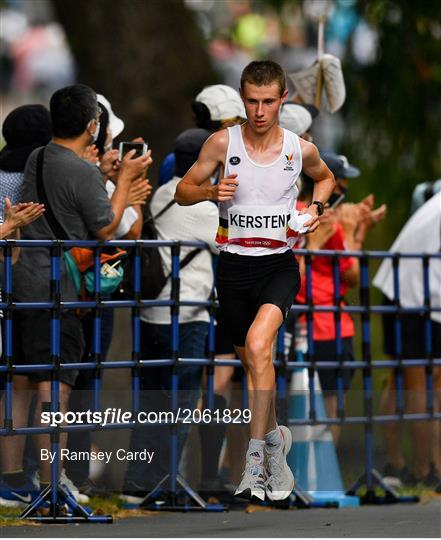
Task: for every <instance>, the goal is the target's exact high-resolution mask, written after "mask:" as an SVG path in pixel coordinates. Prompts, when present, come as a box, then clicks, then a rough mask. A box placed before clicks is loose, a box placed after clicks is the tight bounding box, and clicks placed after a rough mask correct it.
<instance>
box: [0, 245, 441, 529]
mask: <svg viewBox="0 0 441 540" xmlns="http://www.w3.org/2000/svg"><path fill="white" fill-rule="evenodd" d="M74 246H80V247H89V248H92V249H93V250H94V252H95V261H96V264H95V289H94V293H93V295H92V296H93V298H92V299H91V300H88V301H75V302H66V301H63V300H62V298H61V291H60V278H61V264H62V263H61V258H62V253H63V250H64V249H66V248H71V247H74ZM105 246H117V247H121V248H125V249H128V250H129V252H130V256H131V257H133V262H134V264H133V276H132V279H133V291H134V293H133V298H130V299H124V300H106V299H103V298H102V297H101V291H100V279H99V266H100V265H99V253H100V251H101V250H102V249H103V248H104V247H105ZM153 246H160V247H166V248H169V249H170V250H171V261H172V267H171V294H170V298H169V299H167V300H157V299H153V300H152V299H143V298H142V297H141V279H144V278H147V277H146V276H142V275H141V250H142V249H148V248H151V247H153ZM14 247H19V248H21V249H32V248H35V247H45V248H47V249H48V250H50V258H51V270H50V291H51V294H50V300H49V301H45V302H15V301H14V299H13V265H12V249H13V248H14ZM181 247H206V246H205V245H204V244H202V243H200V242H178V241H151V240H137V241H129V240H125V241H110V242H98V241H60V240H41V241H34V240H32V241H31V240H2V241H0V248H1V249H2V250H3V254H4V283H3V292H2V299H1V302H0V309H1V310H2V311H3V321H4V322H3V332H4V336H3V338H4V350H3V363H2V364H1V365H0V374H3V376H4V379H5V387H4V396H5V406H4V425H3V427H0V435H1V436H10V435H32V434H37V433H48V434H50V437H51V447H52V451H55V450H57V448H58V445H59V437H60V433H62V432H70V431H81V430H92V429H93V430H96V429H97V426H96V425H94V424H83V425H73V426H62V427H44V428H43V427H20V428H17V427H14V425H13V422H12V407H13V403H12V380H13V376H14V374H15V373H30V372H36V371H50V372H51V397H52V399H51V412H57V407H58V403H59V392H60V387H59V384H60V382H59V381H60V379H59V374H60V370H61V369H63V370H69V369H75V370H93V404H94V410H99V408H100V395H101V389H102V381H101V379H102V373H103V370H107V369H122V368H131V370H132V379H131V382H132V411H133V412H137V411H139V409H140V387H141V385H140V375H141V370H142V369H145V368H149V369H154V368H155V367H159V366H170V367H171V368H172V370H171V396H172V399H171V402H172V403H171V405H172V411H173V412H176V411H177V409H178V405H179V404H178V391H179V376H178V371H177V367H178V366H179V365H182V364H191V365H201V366H205V368H206V372H207V390H206V391H207V407H208V408H210V409H213V407H214V370H215V368H216V366H239V365H240V362H239V361H238V360H218V359H216V355H215V340H214V337H215V311H216V308H217V305H216V302H215V300H214V299H208V300H200V299H195V300H190V301H189V300H186V301H184V300H181V298H180V286H179V285H180V252H181ZM294 253H295V254H296V255H298V256H304V258H305V279H306V304H305V305H298V304H295V305H293V306H292V308H291V311H292V312H293V313H295V314H300V313H304V314H306V324H307V340H308V351H307V353H306V356H305V358H304V359H303V360H302V361H299V360H298V359H293V358H288V357H287V356H286V354H285V350H284V339H283V332H284V330H283V328H282V329H281V331H280V333H279V337H278V340H277V355H276V358H275V360H274V364H275V367H276V370H277V397H278V402H279V404H281V410H282V411H285V413H284V414H285V418H284V420H285V421H286V422H287V423H288V424H289V425H292V426H295V425H299V426H301V425H316V424H340V425H345V424H348V425H349V424H363V425H364V429H365V464H364V473H363V475H362V476H361V478H360V479H359V480H358V481H357V482H356V484H355V485H354V486H353V487H352V488H351V489H350V490H349V492H350V493H355V492H356V491H357V490H358V489H359V488H360V487H361V486H362V485H365V486H366V493H367V495H366V498H365V500H366V502H376V501H378V498H377V496H376V494H375V486H376V485H379V486H380V487H382V488H383V489H384V490H385V492H386V495H388V496H389V499H393V498H394V497H395V498H398V496H397V494H396V493H395V492H394V491H393V490H391V489H390V488H389V487H388V486H385V485H384V483H383V482H382V479H381V475H379V473H378V472H377V471H376V470H375V467H374V441H373V426H374V424H376V423H384V422H394V421H398V420H400V421H401V420H406V421H418V420H439V419H441V413H440V412H438V411H435V408H434V381H433V370H434V368H435V367H437V366H441V359H440V358H435V357H434V354H433V351H432V345H431V344H432V322H431V318H430V314H431V313H432V312H439V311H441V306H432V305H431V298H430V283H429V260H430V259H431V258H438V259H439V258H441V253H437V254H424V253H406V254H397V253H390V252H384V251H371V252H348V251H344V252H343V251H325V250H320V251H307V250H294ZM315 255H320V256H325V257H331V258H332V260H333V264H332V268H333V279H334V291H335V293H334V305H332V306H329V305H326V306H318V305H314V304H313V301H312V257H313V256H315ZM344 257H356V258H358V259H359V260H360V287H359V291H360V302H359V305H341V302H340V294H339V291H340V272H339V260H340V259H341V258H344ZM385 258H390V259H392V267H393V281H394V296H395V297H394V304H393V305H392V306H375V305H371V299H370V276H369V262H370V261H372V260H375V259H380V260H383V259H385ZM404 258H406V259H407V258H417V259H419V260H421V261H422V265H423V300H424V305H422V306H418V307H416V308H404V307H402V306H401V305H400V288H399V261H400V259H404ZM196 305H200V306H204V307H206V308H207V309H208V311H209V315H210V324H209V335H208V352H207V357H206V358H182V357H181V356H180V344H179V310H180V307H182V306H196ZM151 306H163V307H168V308H169V309H170V312H171V330H172V331H171V350H172V354H171V357H170V358H169V359H165V360H164V359H162V358H158V359H153V360H150V359H149V360H145V359H143V358H141V348H140V343H141V319H140V310H141V309H142V308H144V307H151ZM78 308H83V309H84V308H87V309H90V310H92V312H93V318H94V338H93V343H92V361H90V362H80V361H79V362H77V363H69V364H65V363H62V362H61V359H60V312H61V310H65V309H71V310H74V309H78ZM103 308H112V309H120V308H131V310H132V311H131V322H132V353H131V359H130V360H127V359H124V360H121V361H103V358H102V352H101V339H100V336H101V310H102V309H103ZM21 309H27V310H29V309H32V310H34V309H35V310H42V309H45V310H50V312H51V322H50V330H51V334H50V335H51V339H50V352H51V355H50V358H48V362H47V363H45V364H41V365H14V363H13V350H12V343H13V340H12V325H13V320H12V313H13V311H14V310H21ZM314 312H330V313H333V316H334V321H335V328H336V350H337V355H336V361H335V362H316V361H314V356H313V354H314V336H313V314H314ZM344 312H346V313H351V314H358V315H359V316H360V318H361V343H362V347H361V349H362V355H361V359H360V360H357V361H354V362H347V361H343V349H342V339H343V338H342V335H341V316H342V313H344ZM382 313H389V314H395V315H396V320H395V345H396V352H397V354H396V358H395V359H391V360H377V359H373V358H372V348H371V316H372V315H376V314H382ZM406 313H422V314H423V315H424V329H425V339H424V343H425V350H424V351H423V354H422V357H421V358H419V359H406V358H404V357H403V352H402V347H401V338H400V336H401V318H400V317H401V315H403V314H406ZM408 367H424V368H425V370H426V375H427V376H426V396H427V403H426V412H425V413H418V414H415V413H406V412H405V408H404V395H403V392H404V388H403V372H402V370H403V369H404V368H408ZM299 368H306V369H307V370H308V386H309V395H308V399H309V411H310V413H309V417H308V418H304V419H299V418H288V417H286V416H287V407H286V404H287V400H288V398H289V391H288V384H289V377H290V374H291V372H292V371H293V370H296V369H299ZM381 368H390V369H394V370H395V384H396V390H397V393H396V395H397V397H396V414H393V415H383V416H382V415H377V414H374V407H373V403H374V399H373V370H375V369H381ZM317 369H334V370H335V369H336V370H337V418H320V417H318V415H317V407H316V403H315V383H314V374H315V372H316V371H317ZM344 369H360V370H361V371H362V381H363V387H362V390H363V414H362V415H360V416H347V415H346V412H345V405H344V389H343V370H344ZM243 389H244V392H243V406H244V407H245V406H246V403H247V396H246V385H245V382H244V381H243ZM282 414H283V413H282ZM100 429H104V430H112V429H128V426H127V424H121V423H113V424H112V423H110V424H107V425H106V426H105V427H100ZM177 430H178V427H177V425H172V426H171V439H170V444H171V458H170V473H169V481H170V492H171V494H172V500H171V504H170V505H169V506H167V509H173V508H179V509H184V510H192V509H195V508H198V509H200V508H202V509H206V510H215V511H216V510H223V507H221V505H211V507H210V505H208V504H207V503H205V501H203V500H202V499H201V498H200V497H199V496H198V494H197V493H196V492H195V491H194V490H192V489H191V488H190V486H189V485H188V484H187V483H186V482H185V480H184V479H183V478H182V477H181V476H180V475H179V472H178V440H177ZM58 468H59V464H58V462H57V460H54V462H53V463H52V465H51V477H52V481H51V486H50V488H49V489H48V490H47V491H46V492H45V493H43V494H42V496H41V498H40V499H38V500H37V501H36V502H35V503H33V504H32V505H31V506H30V507H29V508H27V509H26V510H25V512H24V513H23V514H22V517H32V518H33V519H39V520H40V521H45V522H60V521H62V522H69V520H71V521H81V520H84V521H91V522H93V521H97V522H110V520H111V518H110V517H109V516H93V515H91V514H90V513H89V512H87V511H86V510H84V509H83V508H82V507H81V506H80V505H78V504H77V505H74V504H73V503H72V501H68V502H69V503H71V506H72V507H74V509H75V511H74V516H73V517H72V518H70V517H66V516H62V517H60V516H59V515H58V510H57V509H58V502H59V499H60V498H61V499H62V500H66V498H68V497H69V496H68V494H66V493H63V491H62V490H61V492H60V488H58V481H57V479H58V473H59V471H58ZM182 488H183V489H184V490H186V491H187V493H188V494H189V495H190V497H191V498H192V499H193V501H194V502H195V503H196V506H194V505H187V506H186V507H185V508H182V507H179V505H178V503H177V499H176V494H177V492H178V490H179V489H182ZM297 496H298V497H299V498H300V499H301V497H302V494H301V493H298V494H297ZM45 497H46V498H48V497H49V498H50V503H51V505H50V508H51V513H50V515H49V516H46V517H44V518H43V517H40V518H36V517H35V515H34V513H35V510H36V508H38V505H39V504H40V503H41V502H42V501H43V500H44V498H45ZM304 502H305V501H304ZM306 502H307V501H306Z"/></svg>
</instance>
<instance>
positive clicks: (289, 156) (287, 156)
mask: <svg viewBox="0 0 441 540" xmlns="http://www.w3.org/2000/svg"><path fill="white" fill-rule="evenodd" d="M292 158H293V154H285V159H286V162H285V167H284V169H283V170H284V171H293V170H294V168H293V166H292V165H293V163H292V161H293V159H292Z"/></svg>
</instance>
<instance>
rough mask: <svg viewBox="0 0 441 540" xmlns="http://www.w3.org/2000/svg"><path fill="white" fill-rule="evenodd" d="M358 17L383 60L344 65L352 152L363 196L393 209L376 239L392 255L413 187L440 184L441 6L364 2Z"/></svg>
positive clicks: (429, 1) (433, 0) (403, 0)
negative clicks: (373, 31) (376, 41)
mask: <svg viewBox="0 0 441 540" xmlns="http://www.w3.org/2000/svg"><path fill="white" fill-rule="evenodd" d="M359 10H360V14H361V15H362V16H363V17H364V18H365V19H366V20H367V22H368V23H369V24H371V25H372V26H373V27H374V28H375V29H376V31H377V32H378V37H379V56H378V58H377V61H376V62H375V63H373V64H372V65H368V66H364V67H360V66H357V65H355V64H354V63H353V62H351V61H347V62H346V63H345V66H344V73H345V80H346V84H347V90H348V98H347V103H346V104H345V107H344V112H346V120H347V126H348V129H347V137H346V144H345V151H347V153H348V155H350V156H352V157H353V158H354V160H356V161H357V163H360V162H361V163H360V164H361V167H362V169H363V172H364V176H363V183H362V184H361V183H360V184H359V185H358V186H355V185H354V187H355V191H356V192H357V194H360V195H361V194H363V193H365V192H366V189H367V188H368V189H369V190H371V191H372V192H374V193H375V194H376V195H377V197H378V199H379V200H381V201H384V202H387V203H388V204H389V210H390V212H389V216H388V219H387V222H385V224H384V226H383V227H382V229H379V230H378V233H377V234H376V239H377V240H378V239H379V238H380V236H379V235H381V237H382V239H383V242H382V245H381V247H387V246H386V245H384V241H385V240H386V241H387V242H389V241H390V240H391V239H392V238H391V237H393V236H395V234H396V232H397V231H398V229H399V227H401V225H402V224H403V222H404V220H405V219H406V218H407V216H408V213H409V203H410V196H411V193H412V190H413V188H414V186H415V185H416V184H417V183H419V182H422V181H426V180H435V179H436V178H439V177H440V176H441V157H440V154H441V127H440V126H441V4H440V3H439V1H438V0H424V2H415V1H413V0H399V1H392V0H365V1H361V2H360V3H359ZM354 184H355V183H354ZM374 238H375V237H374Z"/></svg>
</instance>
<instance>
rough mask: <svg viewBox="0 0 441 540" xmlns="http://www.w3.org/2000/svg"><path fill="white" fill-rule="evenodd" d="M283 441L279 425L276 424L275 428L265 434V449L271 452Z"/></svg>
mask: <svg viewBox="0 0 441 540" xmlns="http://www.w3.org/2000/svg"><path fill="white" fill-rule="evenodd" d="M282 443H283V437H282V434H281V433H280V429H279V426H276V429H273V430H272V431H270V432H269V433H267V434H266V435H265V450H266V451H267V452H270V453H271V452H272V451H274V450H277V449H278V448H280V446H281V445H282Z"/></svg>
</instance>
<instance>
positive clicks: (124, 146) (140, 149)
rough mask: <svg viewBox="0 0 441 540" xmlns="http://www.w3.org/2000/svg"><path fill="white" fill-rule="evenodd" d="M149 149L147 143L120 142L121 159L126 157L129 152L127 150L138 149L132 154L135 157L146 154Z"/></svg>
mask: <svg viewBox="0 0 441 540" xmlns="http://www.w3.org/2000/svg"><path fill="white" fill-rule="evenodd" d="M147 149H148V144H147V143H142V142H120V143H119V160H120V161H122V160H123V159H124V156H125V155H126V154H127V152H130V150H136V152H135V153H134V155H133V156H132V159H135V158H138V157H140V156H143V155H144V154H146V153H147Z"/></svg>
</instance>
